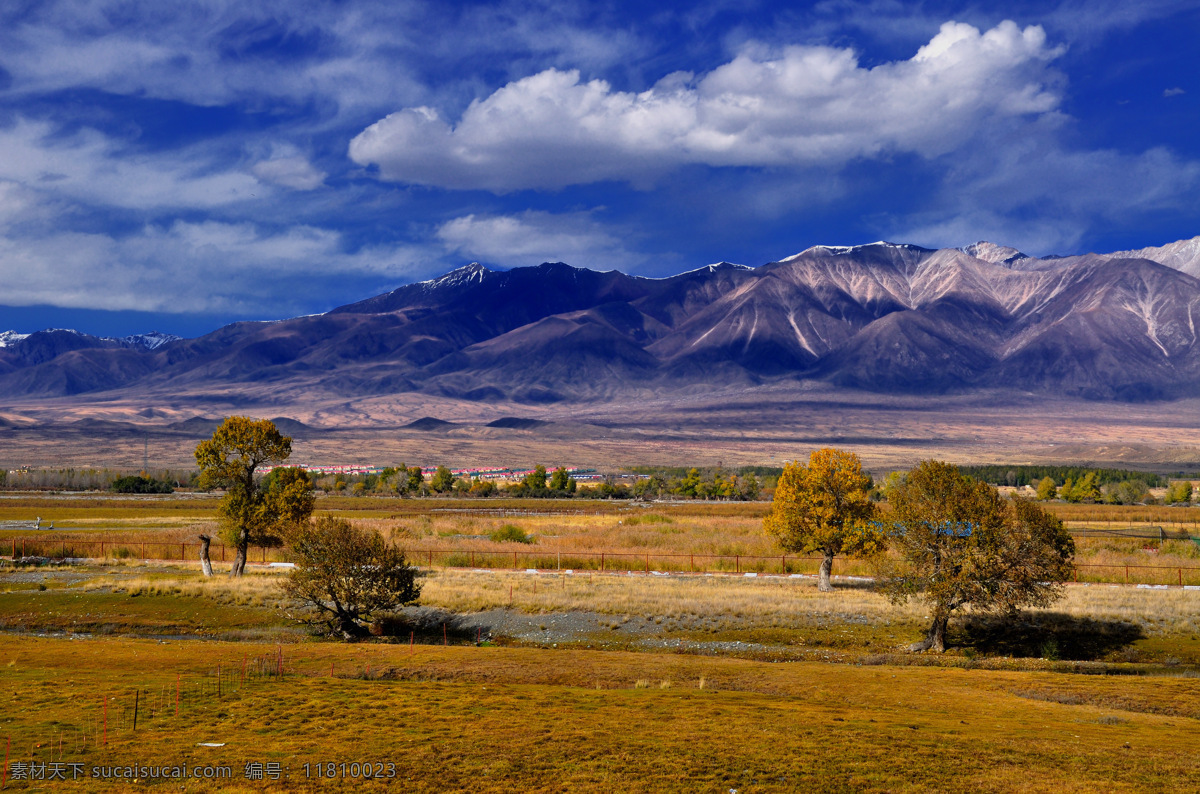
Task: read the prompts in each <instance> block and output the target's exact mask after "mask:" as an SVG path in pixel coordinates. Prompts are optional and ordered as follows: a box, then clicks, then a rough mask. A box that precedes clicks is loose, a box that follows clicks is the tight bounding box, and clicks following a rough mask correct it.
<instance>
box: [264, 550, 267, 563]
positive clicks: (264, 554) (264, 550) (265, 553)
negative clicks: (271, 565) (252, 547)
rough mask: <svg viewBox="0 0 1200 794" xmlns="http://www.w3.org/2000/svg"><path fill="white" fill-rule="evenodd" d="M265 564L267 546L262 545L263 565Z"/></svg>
mask: <svg viewBox="0 0 1200 794" xmlns="http://www.w3.org/2000/svg"><path fill="white" fill-rule="evenodd" d="M266 564H267V547H266V546H263V565H266Z"/></svg>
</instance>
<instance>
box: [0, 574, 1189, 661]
mask: <svg viewBox="0 0 1200 794" xmlns="http://www.w3.org/2000/svg"><path fill="white" fill-rule="evenodd" d="M9 570H10V573H9V574H7V575H6V576H5V577H4V578H0V628H5V629H8V630H14V629H16V630H24V631H59V632H86V633H95V634H109V635H111V634H141V635H145V634H152V635H156V636H200V637H210V638H212V637H218V638H220V637H223V638H230V639H245V638H264V637H273V638H276V639H283V640H287V641H293V640H295V639H297V638H298V637H299V636H300V635H299V633H298V630H297V629H296V628H294V627H293V626H292V625H291V624H289V622H288V621H287V620H286V619H285V617H284V614H285V612H286V607H287V604H286V603H285V602H284V600H283V598H282V594H281V591H280V589H279V587H278V584H279V582H280V580H281V579H282V577H283V576H284V575H285V574H283V573H281V572H279V571H278V570H263V569H259V570H257V571H255V572H254V573H253V574H252V575H248V576H245V577H242V578H240V579H230V578H228V577H225V576H215V577H212V578H205V577H203V576H201V575H200V573H199V571H198V570H197V568H196V567H195V566H185V565H178V564H176V565H141V564H136V563H133V564H120V565H103V566H100V565H86V566H71V567H70V568H60V569H56V570H55V571H51V572H40V571H30V570H27V569H22V571H23V572H22V574H21V575H20V576H18V575H17V574H16V572H12V569H9ZM251 570H253V569H251ZM422 584H423V592H422V596H421V603H422V604H423V605H425V606H428V607H434V608H437V609H440V610H442V611H443V613H444V617H443V618H442V620H445V621H448V622H450V623H452V624H453V623H454V616H455V615H462V614H472V613H485V612H488V611H491V610H507V611H508V612H510V613H515V614H518V615H527V616H529V621H528V622H529V624H530V626H533V625H539V626H540V627H541V628H542V629H545V628H546V627H547V624H548V623H550V624H554V623H556V621H554V620H550V619H549V618H550V617H553V616H562V615H568V616H570V615H586V616H589V619H590V623H588V622H587V621H585V623H587V625H586V626H585V627H583V628H581V629H579V630H577V631H574V632H572V633H571V634H570V636H567V637H563V636H561V635H555V636H554V637H553V638H551V637H550V635H545V638H544V639H543V638H542V636H541V635H537V633H536V632H534V636H527V637H526V638H525V639H524V640H522V641H529V642H534V643H537V644H546V645H549V644H552V643H551V640H552V639H553V640H554V641H555V642H564V643H573V644H577V645H580V646H583V647H607V648H614V647H621V648H636V647H640V646H639V642H641V641H642V640H644V639H645V638H647V637H653V638H654V639H655V640H656V641H659V642H660V644H663V642H662V641H670V642H667V643H666V644H667V645H671V644H672V643H673V644H674V645H673V647H676V648H682V649H686V648H688V647H691V648H693V649H694V650H697V651H698V652H707V650H712V649H713V648H714V647H715V646H714V643H716V644H717V645H718V646H720V644H721V643H726V644H728V643H732V642H740V643H747V644H748V645H747V647H746V648H744V649H741V650H746V651H748V652H750V653H751V654H752V655H758V656H760V657H762V658H788V659H803V658H825V659H839V660H842V661H854V660H861V659H863V658H867V657H877V656H879V655H881V654H882V655H885V656H888V658H889V659H892V660H903V661H904V662H905V663H909V662H910V661H911V657H905V656H904V655H903V654H901V649H902V648H903V647H904V646H906V645H907V644H908V643H909V642H912V641H914V640H915V639H916V638H918V637H919V636H920V634H921V632H922V631H923V629H924V628H925V626H926V623H927V621H928V613H927V611H926V610H925V608H924V607H923V606H922V605H921V604H920V603H917V602H910V603H908V604H906V605H901V606H897V605H893V604H891V603H889V602H888V601H887V600H886V599H884V598H883V597H882V596H881V595H879V594H878V593H876V592H874V591H873V590H871V589H869V588H868V587H865V586H863V585H861V584H842V585H840V586H839V587H838V588H837V589H836V591H835V592H833V593H821V592H819V591H818V590H817V589H816V587H815V584H814V582H813V581H812V580H811V579H793V578H782V577H755V578H746V577H730V576H702V575H697V576H674V577H655V576H645V575H623V574H604V575H601V574H596V573H587V572H580V573H572V574H569V575H568V574H566V573H562V574H557V575H556V574H539V575H530V574H526V573H523V572H522V573H512V572H487V571H475V572H471V571H454V570H438V571H432V572H429V573H428V575H426V576H425V577H423V579H422ZM547 616H549V617H547ZM412 628H414V630H416V631H417V632H422V631H424V632H426V633H428V629H427V628H426V629H422V628H421V627H420V626H413V627H412ZM951 633H952V642H953V643H954V644H956V645H957V646H958V647H957V650H955V651H954V652H953V653H951V654H950V655H949V656H947V657H944V658H945V660H946V663H951V664H959V663H963V662H964V661H969V662H972V663H975V664H990V665H993V666H994V665H995V664H998V665H1000V666H1008V665H1011V664H1014V663H1019V664H1021V665H1024V666H1034V667H1045V666H1047V665H1049V666H1050V667H1054V664H1053V663H1054V662H1055V661H1061V662H1062V664H1063V665H1065V667H1066V668H1071V667H1072V663H1075V662H1088V663H1093V662H1095V663H1103V664H1124V663H1133V662H1137V663H1147V664H1160V663H1165V664H1168V665H1172V666H1175V667H1179V666H1181V665H1198V664H1200V591H1196V590H1183V589H1180V588H1174V589H1169V590H1148V589H1137V588H1134V587H1127V586H1109V585H1091V586H1087V585H1078V586H1075V585H1072V586H1068V587H1066V588H1065V595H1064V598H1063V599H1062V600H1061V601H1059V602H1057V603H1056V604H1054V605H1053V606H1052V607H1050V608H1047V609H1040V610H1030V611H1028V612H1026V613H1025V614H1024V616H1023V617H1022V618H1021V619H1020V620H1017V621H1001V620H998V619H995V618H990V617H986V616H980V615H964V616H963V617H961V618H959V619H956V620H955V621H954V622H953V623H952V632H951ZM402 636H404V637H406V636H407V634H406V633H402ZM438 638H439V639H440V636H439V637H438ZM466 638H467V639H474V638H475V634H474V633H473V632H472V631H470V630H468V632H467V635H466ZM460 639H462V637H460ZM1048 643H1053V645H1052V646H1048V645H1047V644H1048ZM751 646H752V647H751ZM1047 647H1050V648H1051V649H1052V650H1051V651H1049V652H1047V650H1046V649H1047ZM720 650H722V651H726V650H729V648H728V647H725V646H721V647H720ZM889 655H890V656H889ZM1042 657H1049V658H1045V659H1043V658H1042ZM1013 658H1016V659H1019V660H1020V661H1019V662H1013V661H1012V659H1013Z"/></svg>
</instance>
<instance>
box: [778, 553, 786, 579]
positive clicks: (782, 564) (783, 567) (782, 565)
mask: <svg viewBox="0 0 1200 794" xmlns="http://www.w3.org/2000/svg"><path fill="white" fill-rule="evenodd" d="M779 572H780V573H781V574H786V573H787V555H786V554H780V555H779Z"/></svg>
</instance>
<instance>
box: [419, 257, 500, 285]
mask: <svg viewBox="0 0 1200 794" xmlns="http://www.w3.org/2000/svg"><path fill="white" fill-rule="evenodd" d="M490 272H491V271H490V270H488V269H487V268H486V267H484V266H483V265H481V264H479V263H478V262H472V263H471V264H469V265H463V266H462V267H460V268H455V269H454V270H451V271H450V272H449V273H447V274H445V275H444V276H438V277H437V278H431V279H427V280H425V281H422V282H420V283H421V284H424V285H426V286H429V287H455V286H459V285H462V284H469V283H470V282H471V281H478V282H480V283H482V282H483V276H484V274H485V273H490Z"/></svg>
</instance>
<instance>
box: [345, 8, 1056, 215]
mask: <svg viewBox="0 0 1200 794" xmlns="http://www.w3.org/2000/svg"><path fill="white" fill-rule="evenodd" d="M1061 51H1062V50H1061V48H1059V47H1053V46H1050V45H1049V44H1048V43H1047V41H1046V36H1045V33H1044V32H1043V30H1042V29H1041V28H1040V27H1036V26H1034V27H1027V28H1024V29H1021V28H1020V27H1018V26H1017V25H1016V24H1015V23H1013V22H1003V23H1001V24H999V25H997V26H996V27H994V28H992V29H991V30H988V31H986V32H983V31H980V30H979V29H977V28H975V27H973V26H971V25H966V24H961V23H956V22H947V23H945V24H944V25H942V27H941V30H940V31H939V32H938V33H937V35H936V36H934V37H933V39H931V40H930V41H929V43H928V44H926V45H925V46H924V47H922V48H920V50H919V51H918V52H917V53H916V54H915V55H914V56H913V57H912V58H910V59H909V60H905V61H897V62H892V63H885V64H881V65H879V66H875V67H873V68H866V67H864V66H862V65H860V63H859V61H858V58H857V56H856V55H855V53H854V52H853V51H852V50H849V49H839V48H834V47H812V46H791V47H786V48H783V49H782V50H768V49H766V48H761V47H754V46H750V47H748V48H746V49H744V50H743V52H742V53H741V54H740V55H738V56H737V57H736V58H734V59H733V60H732V61H730V62H728V63H726V64H723V65H721V66H720V67H718V68H716V69H714V70H713V71H711V72H709V73H707V74H704V75H701V76H697V75H693V74H690V73H676V74H672V75H668V76H667V77H665V78H663V79H662V80H660V81H659V82H658V83H657V84H656V85H654V86H653V87H652V88H650V89H649V90H646V91H643V92H641V93H630V92H623V91H615V90H613V88H612V87H611V85H610V84H609V83H607V82H605V81H603V80H591V81H584V80H583V79H582V78H581V76H580V73H579V72H578V71H576V70H570V71H561V70H558V69H547V70H545V71H542V72H540V73H537V74H534V75H532V76H529V77H526V78H524V79H521V80H517V81H515V82H512V83H509V84H508V85H505V86H504V87H502V88H500V89H499V90H497V91H496V92H495V93H493V94H492V95H490V96H488V97H486V98H484V99H481V100H476V101H475V102H473V103H472V104H471V105H470V106H469V107H468V108H467V109H466V111H465V112H464V113H463V115H462V117H461V118H460V119H459V121H458V123H457V124H451V123H450V122H449V121H447V120H446V119H444V118H442V116H441V115H440V114H439V113H438V111H437V110H435V109H433V108H430V107H411V108H406V109H403V110H400V111H398V112H396V113H393V114H391V115H389V116H387V117H386V118H384V119H381V120H380V121H378V122H376V123H375V124H372V125H371V126H370V127H368V128H367V129H365V130H364V131H363V132H361V133H360V134H359V135H358V136H356V137H355V138H354V139H353V140H352V141H351V143H350V147H349V152H350V156H351V158H352V159H354V160H355V161H356V162H358V163H360V164H362V165H376V166H378V168H379V173H380V175H381V176H382V177H383V178H384V179H388V180H394V181H399V182H408V183H416V184H425V185H434V186H439V187H446V188H461V189H478V188H483V189H488V190H492V191H496V192H506V191H512V190H519V189H526V188H542V189H545V188H549V189H554V188H560V187H564V186H566V185H571V184H582V183H589V182H597V181H605V180H617V181H628V182H632V183H634V184H647V183H649V182H651V181H652V180H653V179H654V178H655V176H657V175H658V174H660V173H662V172H664V171H665V170H667V169H671V168H675V167H678V166H682V165H686V164H704V165H709V166H752V167H765V166H812V165H823V166H824V165H831V166H837V165H840V164H844V163H846V162H849V161H851V160H854V159H859V158H876V157H886V156H889V155H892V154H895V153H915V154H918V155H921V156H925V157H936V156H938V155H942V154H945V153H947V152H951V151H954V150H956V149H958V148H960V147H962V146H963V145H965V144H966V143H967V142H968V141H969V140H970V139H971V138H972V137H973V136H974V135H975V134H976V133H977V132H978V131H979V130H981V129H985V128H987V127H989V126H991V125H995V124H996V123H998V122H1001V121H1004V120H1008V119H1014V118H1023V117H1028V116H1031V115H1033V116H1037V115H1043V114H1048V113H1052V112H1054V111H1055V110H1056V109H1057V107H1058V105H1059V102H1060V92H1059V85H1060V82H1061V78H1060V76H1059V75H1058V73H1057V72H1056V71H1054V69H1053V68H1052V67H1051V66H1050V65H1049V64H1050V62H1051V61H1053V60H1054V58H1056V57H1057V56H1058V55H1059V54H1060V53H1061Z"/></svg>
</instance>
